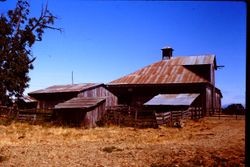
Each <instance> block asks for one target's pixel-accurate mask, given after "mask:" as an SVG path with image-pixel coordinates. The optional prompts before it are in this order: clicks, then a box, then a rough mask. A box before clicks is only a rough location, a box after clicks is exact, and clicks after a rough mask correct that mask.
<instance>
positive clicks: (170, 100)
mask: <svg viewBox="0 0 250 167" xmlns="http://www.w3.org/2000/svg"><path fill="white" fill-rule="evenodd" d="M199 95H200V94H199V93H192V94H190V93H182V94H159V95H157V96H155V97H153V98H152V99H151V100H149V101H148V102H146V103H144V105H153V106H155V105H167V106H189V105H191V104H192V102H193V101H194V100H195V99H196V98H197V97H198V96H199Z"/></svg>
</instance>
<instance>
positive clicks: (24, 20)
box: [0, 0, 60, 104]
mask: <svg viewBox="0 0 250 167" xmlns="http://www.w3.org/2000/svg"><path fill="white" fill-rule="evenodd" d="M29 7H30V6H29V3H28V2H27V0H18V1H17V5H16V8H15V9H14V10H9V11H8V12H7V14H3V13H2V14H1V15H0V81H1V83H0V104H1V103H3V104H6V103H7V101H8V99H10V98H11V97H14V96H15V97H19V96H21V95H22V94H23V92H24V89H25V88H27V87H28V82H29V80H30V78H29V76H28V73H29V70H31V69H33V65H32V63H33V62H34V60H35V57H34V56H33V55H32V53H31V47H32V46H33V45H34V44H35V42H36V41H41V40H42V35H43V33H44V30H45V29H56V30H60V29H57V28H54V27H52V25H53V24H54V20H55V19H56V17H55V16H53V14H52V13H51V12H50V11H49V10H48V8H47V5H46V7H45V8H42V9H41V14H40V16H39V17H38V18H36V17H29V13H30V10H29Z"/></svg>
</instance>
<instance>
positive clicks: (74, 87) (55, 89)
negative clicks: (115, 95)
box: [28, 83, 102, 95]
mask: <svg viewBox="0 0 250 167" xmlns="http://www.w3.org/2000/svg"><path fill="white" fill-rule="evenodd" d="M99 85H102V84H100V83H83V84H70V85H54V86H50V87H48V88H45V89H40V90H37V91H34V92H30V93H28V94H29V95H33V94H44V93H46V94H51V93H64V92H81V91H84V90H87V89H89V88H92V87H97V86H99Z"/></svg>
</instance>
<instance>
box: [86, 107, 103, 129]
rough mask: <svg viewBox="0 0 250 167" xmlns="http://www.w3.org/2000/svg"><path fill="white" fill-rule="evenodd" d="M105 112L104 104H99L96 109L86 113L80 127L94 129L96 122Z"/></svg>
mask: <svg viewBox="0 0 250 167" xmlns="http://www.w3.org/2000/svg"><path fill="white" fill-rule="evenodd" d="M105 112H106V110H105V103H102V104H99V105H98V106H97V107H95V108H94V109H92V110H90V111H88V112H87V113H86V115H85V117H84V119H83V121H82V123H81V126H84V127H86V128H93V127H96V126H97V124H96V122H97V121H99V120H100V119H101V118H102V117H103V116H104V114H105Z"/></svg>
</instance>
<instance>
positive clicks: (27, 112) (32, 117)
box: [0, 106, 52, 123]
mask: <svg viewBox="0 0 250 167" xmlns="http://www.w3.org/2000/svg"><path fill="white" fill-rule="evenodd" d="M51 117H52V110H50V109H48V110H41V109H19V110H18V109H15V108H13V107H7V106H0V118H2V119H15V120H17V121H21V122H31V123H35V122H44V121H50V120H51Z"/></svg>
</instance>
